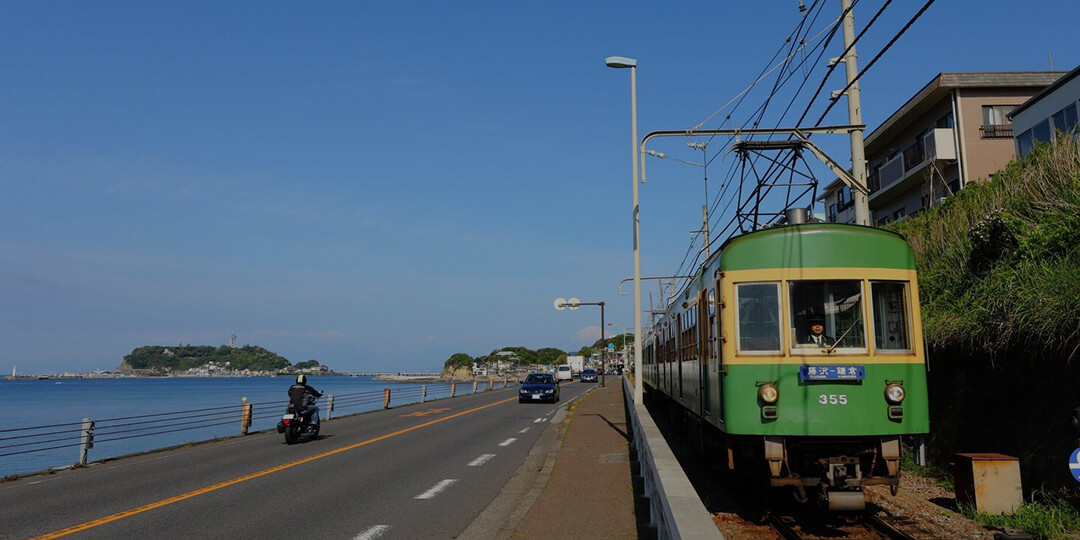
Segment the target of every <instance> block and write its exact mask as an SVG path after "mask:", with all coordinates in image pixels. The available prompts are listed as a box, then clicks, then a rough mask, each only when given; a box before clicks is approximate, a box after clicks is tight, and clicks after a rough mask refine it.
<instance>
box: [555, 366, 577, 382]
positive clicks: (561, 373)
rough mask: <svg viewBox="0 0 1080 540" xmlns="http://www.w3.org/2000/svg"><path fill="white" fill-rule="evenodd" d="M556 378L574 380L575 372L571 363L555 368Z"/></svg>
mask: <svg viewBox="0 0 1080 540" xmlns="http://www.w3.org/2000/svg"><path fill="white" fill-rule="evenodd" d="M555 378H556V379H557V380H559V381H572V380H574V372H573V370H572V369H571V368H570V364H563V365H561V366H559V367H557V368H555Z"/></svg>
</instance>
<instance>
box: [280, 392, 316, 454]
mask: <svg viewBox="0 0 1080 540" xmlns="http://www.w3.org/2000/svg"><path fill="white" fill-rule="evenodd" d="M320 425H321V422H320V420H319V408H318V407H316V406H315V400H312V401H311V403H309V404H308V405H307V406H306V407H304V409H303V411H302V412H297V410H296V407H294V406H293V404H292V403H290V404H289V406H288V408H287V409H285V415H284V416H282V417H281V421H280V422H278V425H277V430H278V433H284V434H285V443H286V444H295V443H297V442H299V441H300V439H301V438H307V439H308V440H311V439H314V438H316V437H318V436H319V427H320Z"/></svg>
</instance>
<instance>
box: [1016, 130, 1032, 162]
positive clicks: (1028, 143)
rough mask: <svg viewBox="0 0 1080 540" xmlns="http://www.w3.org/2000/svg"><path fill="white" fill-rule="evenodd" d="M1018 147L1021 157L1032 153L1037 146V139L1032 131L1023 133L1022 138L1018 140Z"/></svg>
mask: <svg viewBox="0 0 1080 540" xmlns="http://www.w3.org/2000/svg"><path fill="white" fill-rule="evenodd" d="M1016 145H1017V147H1018V152H1019V154H1020V157H1024V156H1026V155H1028V153H1030V152H1031V148H1032V147H1034V146H1035V138H1034V136H1033V135H1032V134H1031V130H1030V129H1029V130H1027V131H1025V132H1023V133H1021V134H1020V136H1019V137H1017V138H1016Z"/></svg>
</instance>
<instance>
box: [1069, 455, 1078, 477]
mask: <svg viewBox="0 0 1080 540" xmlns="http://www.w3.org/2000/svg"><path fill="white" fill-rule="evenodd" d="M1069 472H1070V473H1072V477H1073V478H1075V479H1076V481H1077V482H1080V448H1077V449H1076V450H1073V453H1072V457H1070V458H1069Z"/></svg>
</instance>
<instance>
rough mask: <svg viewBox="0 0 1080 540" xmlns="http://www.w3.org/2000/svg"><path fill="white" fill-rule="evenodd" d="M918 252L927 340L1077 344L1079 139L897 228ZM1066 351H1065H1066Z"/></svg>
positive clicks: (992, 347) (1070, 348)
mask: <svg viewBox="0 0 1080 540" xmlns="http://www.w3.org/2000/svg"><path fill="white" fill-rule="evenodd" d="M894 229H895V230H896V231H897V232H899V233H901V234H903V235H904V237H905V238H907V240H908V242H909V243H910V244H911V247H912V249H914V250H915V254H916V259H917V261H918V270H919V285H920V295H921V297H922V304H923V319H924V321H923V322H924V325H925V329H926V336H927V339H928V341H929V342H930V345H932V346H936V347H946V346H960V347H964V348H966V349H974V350H980V351H983V352H986V353H989V354H992V355H994V354H996V353H1001V352H1003V351H1005V350H1007V349H1009V348H1010V347H1017V346H1020V347H1021V348H1023V349H1028V350H1032V349H1039V350H1042V351H1044V352H1047V353H1051V355H1052V356H1058V355H1062V356H1063V357H1066V358H1068V357H1075V356H1076V355H1077V352H1078V348H1080V302H1077V299H1078V298H1080V142H1078V141H1077V139H1076V138H1073V137H1064V136H1063V137H1060V138H1059V142H1058V143H1057V144H1054V145H1052V146H1041V147H1039V148H1037V149H1036V150H1035V151H1034V152H1032V153H1031V154H1030V155H1028V156H1027V157H1026V158H1025V159H1023V160H1020V161H1014V162H1012V163H1010V164H1009V165H1008V166H1007V167H1006V168H1005V169H1004V170H1003V171H1001V172H1000V173H998V174H996V175H994V177H993V178H992V179H991V180H989V181H987V182H976V183H972V184H970V185H968V186H966V187H965V188H964V189H963V190H961V191H960V192H959V193H958V194H957V195H956V196H955V197H950V198H949V199H946V201H945V203H944V204H942V205H941V206H938V207H935V208H932V209H931V210H929V211H927V212H923V213H922V214H919V215H918V216H914V217H911V218H909V219H905V220H903V221H901V222H899V223H898V224H896V225H895V226H894ZM1062 353H1063V354H1062Z"/></svg>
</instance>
